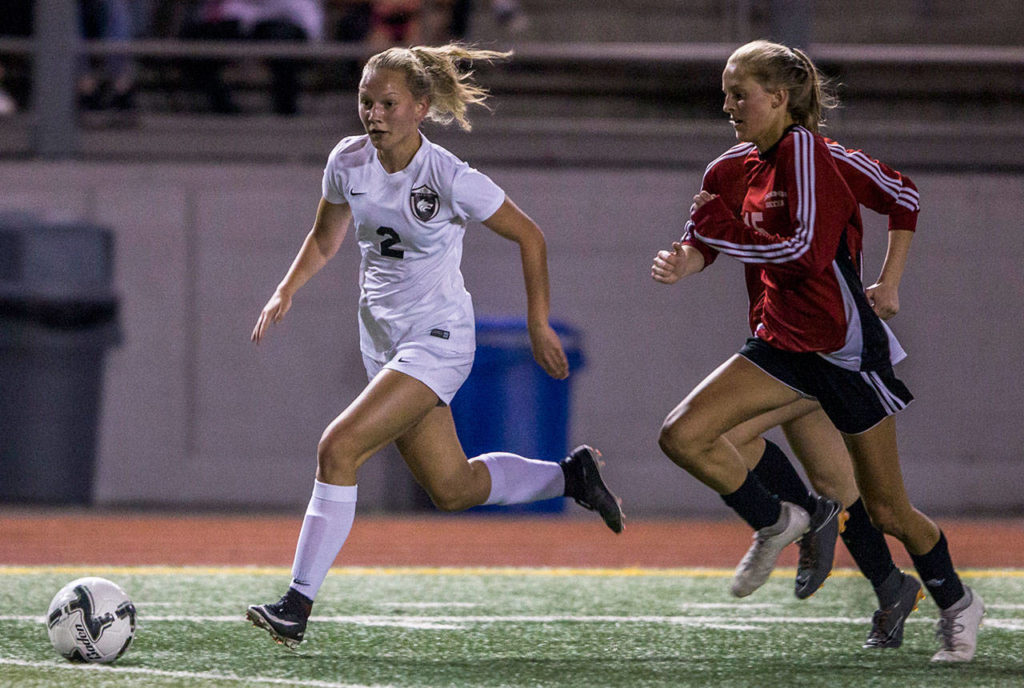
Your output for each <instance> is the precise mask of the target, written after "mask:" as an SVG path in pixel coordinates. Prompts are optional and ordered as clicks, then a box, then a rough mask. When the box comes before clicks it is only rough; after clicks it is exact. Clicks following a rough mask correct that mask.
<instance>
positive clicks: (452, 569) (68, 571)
mask: <svg viewBox="0 0 1024 688" xmlns="http://www.w3.org/2000/svg"><path fill="white" fill-rule="evenodd" d="M290 573H291V570H290V569H289V568H285V567H283V566H105V565H95V566H89V565H74V566H70V565H52V566H0V576H26V575H38V574H61V575H78V576H86V575H92V576H96V575H122V576H176V575H189V576H287V575H290ZM795 573H796V570H795V569H792V568H779V569H776V570H775V571H774V572H773V573H772V576H773V577H792V576H793V575H794V574H795ZM959 573H960V575H962V576H964V577H965V578H1024V569H963V570H961V571H960V572H959ZM330 575H331V576H517V577H523V576H539V577H554V578H558V577H595V578H601V577H635V578H641V577H642V578H728V577H731V576H732V575H733V570H732V569H714V568H696V567H694V568H676V569H672V568H666V569H657V568H637V567H627V568H580V567H577V568H564V567H553V568H527V567H507V566H387V567H370V566H347V567H341V568H334V569H331V572H330ZM832 575H833V576H835V577H837V578H856V577H859V576H860V575H861V574H860V572H859V571H857V570H855V569H835V570H833V571H832Z"/></svg>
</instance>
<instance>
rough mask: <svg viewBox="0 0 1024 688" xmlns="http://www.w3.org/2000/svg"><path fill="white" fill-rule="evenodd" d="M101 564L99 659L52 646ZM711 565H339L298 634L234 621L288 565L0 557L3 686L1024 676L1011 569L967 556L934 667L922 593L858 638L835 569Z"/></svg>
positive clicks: (857, 603) (791, 683) (859, 627)
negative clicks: (116, 629)
mask: <svg viewBox="0 0 1024 688" xmlns="http://www.w3.org/2000/svg"><path fill="white" fill-rule="evenodd" d="M84 575H99V576H103V577H106V578H110V579H111V580H114V581H115V582H117V583H119V584H120V585H121V586H122V587H124V588H125V589H126V590H127V591H128V593H129V594H130V595H131V596H132V598H133V600H134V601H135V603H136V605H137V607H138V612H139V627H138V632H137V634H136V637H135V644H134V645H133V646H132V649H131V650H130V651H129V652H128V654H127V655H125V656H124V657H122V658H121V660H119V661H118V663H116V664H114V665H112V666H109V667H107V666H98V665H79V664H72V663H70V662H67V661H65V660H64V659H62V658H61V657H59V656H58V655H57V654H56V653H55V652H54V651H53V650H52V649H51V648H50V645H49V642H48V639H47V635H46V628H45V625H44V623H43V616H44V615H45V613H46V609H47V606H48V605H49V602H50V598H51V597H52V596H53V595H54V594H55V593H56V591H57V590H58V589H59V588H60V587H61V586H63V585H64V584H65V583H67V582H69V581H70V580H72V579H74V578H78V577H80V576H84ZM729 575H730V572H725V571H710V570H676V571H668V570H621V569H612V570H601V569H582V570H562V569H337V570H335V571H334V572H332V574H331V575H330V576H329V577H328V579H327V582H326V584H325V586H324V588H323V590H322V591H321V594H320V599H319V601H318V603H317V606H316V609H315V612H314V617H313V622H312V623H311V626H310V629H309V631H308V632H307V636H306V637H307V640H306V642H305V643H303V645H302V647H301V649H300V651H298V652H292V651H289V650H286V649H284V648H283V647H280V646H278V645H275V644H274V643H273V642H272V641H271V640H270V637H269V636H268V635H267V634H266V633H265V632H263V631H260V630H257V629H255V628H253V627H252V626H250V625H249V624H248V622H246V621H244V619H243V614H244V611H245V607H246V605H247V604H250V603H253V602H263V601H268V600H272V599H276V598H277V597H278V596H279V594H280V593H281V592H282V586H284V585H285V584H286V583H287V580H288V571H287V570H285V569H254V568H248V569H246V568H235V569H232V568H222V569H202V568H185V569H178V568H167V569H161V568H101V567H90V568H88V569H81V568H71V567H66V568H53V567H50V568H43V567H39V568H21V567H0V628H2V632H0V686H3V687H4V688H6V687H7V686H12V687H13V686H17V687H18V688H33V687H37V686H65V685H85V686H90V687H92V686H132V687H133V688H134V687H137V686H142V687H148V686H182V687H192V686H225V687H226V686H234V687H238V686H313V687H318V688H341V687H343V686H396V687H399V686H401V687H405V686H430V687H437V686H453V687H454V686H494V687H497V686H559V687H562V686H565V687H580V688H582V687H588V688H589V687H597V688H603V687H609V688H615V687H620V686H622V687H627V686H628V687H631V688H632V687H641V686H712V687H714V686H757V687H762V686H763V687H772V686H786V687H796V688H803V687H808V688H813V687H817V686H894V687H895V686H899V687H900V688H921V687H925V686H937V687H938V686H942V687H943V688H946V687H948V686H956V687H958V688H980V687H987V686H1024V658H1022V648H1024V572H1021V571H968V572H965V574H964V578H965V580H966V582H967V583H968V584H969V585H971V586H973V587H974V589H975V590H977V591H978V592H980V593H981V595H982V596H983V597H984V599H985V601H986V603H987V606H988V608H989V611H988V614H987V616H986V621H985V624H984V625H983V627H982V632H981V637H980V642H979V650H978V655H977V657H976V658H975V661H974V662H973V663H971V664H969V665H963V666H952V667H950V666H932V665H930V664H929V661H928V660H929V658H930V657H931V655H932V653H933V652H934V650H935V649H936V644H935V639H934V637H933V631H932V628H933V624H934V621H935V618H936V612H935V607H934V605H933V604H932V602H931V601H930V600H925V602H924V603H923V604H922V605H921V609H920V610H919V611H918V612H916V613H915V614H914V615H913V616H912V617H911V619H910V621H909V622H908V626H907V632H906V637H905V642H904V645H903V647H902V648H901V649H899V650H886V651H868V650H862V649H861V648H860V644H861V642H862V641H863V639H864V636H865V635H866V633H867V629H868V624H869V617H870V615H871V612H872V610H873V608H874V597H873V595H872V594H871V591H870V589H869V586H868V584H867V583H866V582H865V581H864V580H863V579H860V578H857V577H855V576H854V575H853V574H852V572H849V571H838V572H836V574H835V575H834V576H833V577H832V578H831V579H830V580H829V581H828V583H827V584H826V585H825V587H824V588H823V589H822V590H821V591H820V592H819V593H818V594H817V595H815V596H814V597H813V598H812V599H810V600H808V601H806V602H800V601H798V600H796V599H795V598H794V597H793V595H792V592H791V590H792V571H791V570H790V571H785V570H782V571H779V572H777V574H776V575H775V576H774V577H773V578H772V579H771V580H770V581H769V582H768V584H767V585H766V586H765V587H764V588H762V589H761V590H760V591H758V592H757V593H755V594H754V595H753V596H751V597H750V598H748V599H747V600H735V599H733V598H731V597H730V596H729V594H728V592H727V587H728V580H729Z"/></svg>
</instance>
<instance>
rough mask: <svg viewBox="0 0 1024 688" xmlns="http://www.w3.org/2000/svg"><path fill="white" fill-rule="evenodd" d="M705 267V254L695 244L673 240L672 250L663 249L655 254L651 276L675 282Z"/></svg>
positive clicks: (667, 281)
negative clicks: (685, 243)
mask: <svg viewBox="0 0 1024 688" xmlns="http://www.w3.org/2000/svg"><path fill="white" fill-rule="evenodd" d="M703 269H704V256H703V254H701V252H700V251H698V250H697V249H696V248H694V247H693V246H689V245H684V244H682V243H680V242H679V241H673V242H672V250H671V251H666V250H664V249H662V250H661V251H658V255H656V256H654V263H653V264H652V265H651V277H653V278H654V281H655V282H661V283H662V284H675V283H676V282H678V281H679V280H681V279H683V278H684V277H689V276H690V275H693V274H696V273H698V272H700V271H701V270H703Z"/></svg>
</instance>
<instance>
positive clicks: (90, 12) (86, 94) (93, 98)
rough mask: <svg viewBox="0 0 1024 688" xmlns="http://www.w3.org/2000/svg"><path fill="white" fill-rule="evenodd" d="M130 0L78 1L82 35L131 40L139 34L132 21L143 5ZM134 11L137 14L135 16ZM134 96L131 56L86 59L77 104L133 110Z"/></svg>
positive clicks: (133, 66)
mask: <svg viewBox="0 0 1024 688" xmlns="http://www.w3.org/2000/svg"><path fill="white" fill-rule="evenodd" d="M135 2H136V3H137V6H136V7H134V8H133V7H131V6H130V5H129V1H128V0H79V2H78V9H79V21H80V22H81V26H82V37H83V38H86V39H101V40H108V41H128V40H131V39H132V38H135V37H136V36H138V35H139V33H138V31H137V30H136V27H135V26H134V25H133V22H134V20H135V18H136V17H138V16H139V15H138V14H137V13H138V12H140V9H139V8H140V7H143V6H144V4H145V3H140V2H139V1H138V0H135ZM133 11H134V12H135V13H136V14H135V15H133ZM134 97H135V62H134V61H133V60H132V58H131V57H130V56H128V55H107V56H105V57H102V58H95V59H90V58H87V57H86V58H83V59H82V69H81V72H80V75H79V78H78V103H79V106H80V107H82V108H84V109H86V110H105V109H107V108H114V109H115V110H131V109H132V108H133V107H134Z"/></svg>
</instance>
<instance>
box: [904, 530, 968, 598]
mask: <svg viewBox="0 0 1024 688" xmlns="http://www.w3.org/2000/svg"><path fill="white" fill-rule="evenodd" d="M910 558H911V560H913V562H914V568H916V569H917V573H918V575H920V576H921V581H922V582H923V583H924V585H925V587H926V588H928V592H930V593H931V594H932V599H933V600H935V604H937V605H939V608H940V609H949V608H950V607H952V606H953V605H954V604H955V603H956V602H957V601H959V600H960V598H962V597H963V596H964V585H963V583H961V582H960V576H958V575H957V574H956V570H955V569H954V568H953V559H952V558H950V556H949V546H948V545H947V544H946V535H945V533H943V532H942V531H941V530H940V531H939V541H938V542H937V543H935V546H934V547H932V549H931V551H930V552H927V553H925V554H911V555H910Z"/></svg>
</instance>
